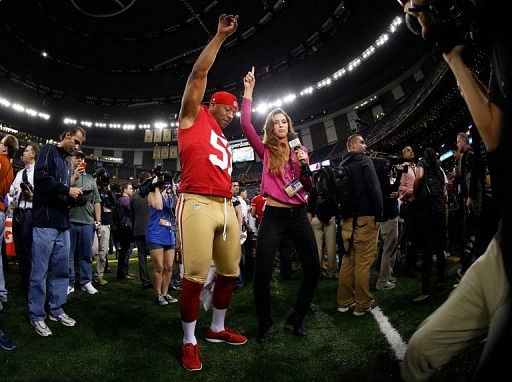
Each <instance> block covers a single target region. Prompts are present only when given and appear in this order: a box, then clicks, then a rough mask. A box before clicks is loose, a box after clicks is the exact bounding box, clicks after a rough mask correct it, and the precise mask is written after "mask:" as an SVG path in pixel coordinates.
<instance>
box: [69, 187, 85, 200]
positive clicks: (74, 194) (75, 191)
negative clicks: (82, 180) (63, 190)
mask: <svg viewBox="0 0 512 382" xmlns="http://www.w3.org/2000/svg"><path fill="white" fill-rule="evenodd" d="M82 194H83V192H82V189H81V188H78V187H69V193H68V195H69V197H70V198H73V199H76V198H78V197H79V196H80V195H82Z"/></svg>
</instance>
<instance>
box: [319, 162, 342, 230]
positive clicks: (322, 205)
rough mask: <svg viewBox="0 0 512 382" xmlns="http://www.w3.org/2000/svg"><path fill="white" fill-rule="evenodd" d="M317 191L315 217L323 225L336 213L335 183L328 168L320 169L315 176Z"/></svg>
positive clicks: (332, 174) (331, 171) (332, 173)
mask: <svg viewBox="0 0 512 382" xmlns="http://www.w3.org/2000/svg"><path fill="white" fill-rule="evenodd" d="M315 188H316V191H317V201H316V216H317V217H318V219H319V220H320V221H322V222H324V223H328V222H329V220H330V219H331V218H332V217H333V216H336V215H337V213H338V207H337V201H336V181H335V178H334V172H333V170H332V169H331V168H330V167H322V168H321V169H320V170H319V171H318V173H317V174H316V175H315Z"/></svg>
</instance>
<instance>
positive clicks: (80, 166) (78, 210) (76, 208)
mask: <svg viewBox="0 0 512 382" xmlns="http://www.w3.org/2000/svg"><path fill="white" fill-rule="evenodd" d="M85 168H86V162H85V154H84V153H83V152H82V151H75V152H74V153H73V155H72V156H71V169H72V170H73V176H72V177H71V184H72V185H73V186H75V187H79V188H80V189H81V190H82V192H83V195H82V196H81V197H79V198H77V200H76V202H75V203H74V204H73V206H72V208H71V209H70V211H69V220H70V222H71V229H70V231H69V238H70V246H69V289H68V292H69V293H71V292H73V291H74V289H75V288H74V285H75V258H76V259H77V260H78V263H79V267H78V268H79V274H80V287H81V289H82V290H83V291H84V292H87V293H88V294H96V293H98V291H97V289H96V288H95V287H93V285H92V242H93V236H94V233H95V231H96V230H97V229H99V228H100V226H101V204H100V202H101V198H100V194H99V193H98V187H97V186H96V181H95V179H94V178H93V177H92V175H90V174H87V173H86V172H85Z"/></svg>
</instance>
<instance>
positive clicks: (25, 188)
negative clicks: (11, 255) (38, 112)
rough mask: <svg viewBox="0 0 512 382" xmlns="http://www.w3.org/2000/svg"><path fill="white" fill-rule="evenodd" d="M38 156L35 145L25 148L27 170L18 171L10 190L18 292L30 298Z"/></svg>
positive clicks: (24, 156)
mask: <svg viewBox="0 0 512 382" xmlns="http://www.w3.org/2000/svg"><path fill="white" fill-rule="evenodd" d="M38 154H39V148H38V147H37V146H36V145H35V144H29V145H27V147H25V150H24V151H23V155H22V157H21V160H22V161H23V163H25V168H24V169H23V170H21V171H18V173H17V174H16V178H15V179H14V182H13V183H12V185H11V188H10V189H9V195H11V197H12V198H13V199H12V205H13V207H14V210H13V219H12V220H13V223H12V234H13V237H14V246H15V248H16V257H17V259H18V268H19V271H20V286H19V287H18V290H19V291H20V292H21V294H22V295H24V296H28V282H29V279H30V262H31V261H32V197H33V196H34V193H33V191H34V165H35V162H36V159H37V155H38Z"/></svg>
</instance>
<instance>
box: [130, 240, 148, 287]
mask: <svg viewBox="0 0 512 382" xmlns="http://www.w3.org/2000/svg"><path fill="white" fill-rule="evenodd" d="M134 239H135V245H136V246H137V255H138V260H139V261H138V264H139V277H140V282H141V283H142V285H150V284H151V277H150V276H149V272H148V256H149V250H148V248H147V247H146V236H134Z"/></svg>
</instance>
